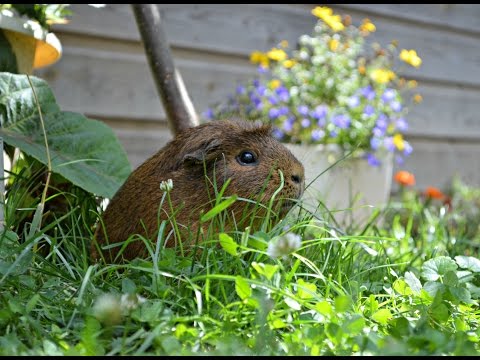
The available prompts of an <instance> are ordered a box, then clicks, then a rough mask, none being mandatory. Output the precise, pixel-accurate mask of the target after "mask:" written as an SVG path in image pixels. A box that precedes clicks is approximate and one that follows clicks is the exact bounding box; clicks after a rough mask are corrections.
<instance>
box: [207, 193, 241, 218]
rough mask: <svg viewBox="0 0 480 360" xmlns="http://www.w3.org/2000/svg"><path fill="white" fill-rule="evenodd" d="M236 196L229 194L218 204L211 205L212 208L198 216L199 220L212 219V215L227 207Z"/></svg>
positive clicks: (235, 199)
mask: <svg viewBox="0 0 480 360" xmlns="http://www.w3.org/2000/svg"><path fill="white" fill-rule="evenodd" d="M237 197H238V196H237V195H232V196H229V197H228V198H226V199H225V200H223V201H222V202H221V203H220V204H218V205H216V206H215V207H213V209H210V210H209V211H208V212H207V213H206V214H204V215H202V217H201V218H200V221H201V222H205V221H208V220H210V219H212V218H213V217H215V216H216V215H218V214H219V213H221V212H222V211H223V210H225V209H226V208H228V207H229V206H230V205H232V204H233V203H234V202H235V201H237Z"/></svg>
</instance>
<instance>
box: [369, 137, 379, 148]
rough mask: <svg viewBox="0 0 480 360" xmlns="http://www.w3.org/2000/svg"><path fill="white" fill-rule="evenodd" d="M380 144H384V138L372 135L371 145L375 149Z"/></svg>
mask: <svg viewBox="0 0 480 360" xmlns="http://www.w3.org/2000/svg"><path fill="white" fill-rule="evenodd" d="M380 145H382V140H380V139H379V138H378V137H375V136H374V137H372V138H371V139H370V147H371V148H372V149H373V150H377V149H378V148H379V147H380Z"/></svg>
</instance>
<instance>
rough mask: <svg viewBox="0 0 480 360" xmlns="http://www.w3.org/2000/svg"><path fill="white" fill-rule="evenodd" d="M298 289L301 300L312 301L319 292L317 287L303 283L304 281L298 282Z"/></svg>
mask: <svg viewBox="0 0 480 360" xmlns="http://www.w3.org/2000/svg"><path fill="white" fill-rule="evenodd" d="M297 288H298V290H297V295H298V297H299V298H300V299H312V298H313V297H315V293H316V291H317V285H315V284H312V283H309V282H306V281H303V280H302V279H299V280H298V283H297Z"/></svg>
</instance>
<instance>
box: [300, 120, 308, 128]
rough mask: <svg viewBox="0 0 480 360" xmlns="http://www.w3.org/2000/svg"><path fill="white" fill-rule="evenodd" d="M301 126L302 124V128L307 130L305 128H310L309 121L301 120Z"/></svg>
mask: <svg viewBox="0 0 480 360" xmlns="http://www.w3.org/2000/svg"><path fill="white" fill-rule="evenodd" d="M301 124H302V127H303V128H307V127H309V126H310V120H309V119H307V118H303V119H302V121H301Z"/></svg>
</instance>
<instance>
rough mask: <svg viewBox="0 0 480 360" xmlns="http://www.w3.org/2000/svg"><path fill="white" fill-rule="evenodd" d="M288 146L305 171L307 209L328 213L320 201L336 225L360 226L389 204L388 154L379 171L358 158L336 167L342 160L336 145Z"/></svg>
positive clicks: (391, 163)
mask: <svg viewBox="0 0 480 360" xmlns="http://www.w3.org/2000/svg"><path fill="white" fill-rule="evenodd" d="M285 145H286V146H287V148H288V149H290V151H291V152H292V153H293V154H294V155H295V156H296V157H297V159H298V160H300V161H301V162H302V163H303V165H304V167H305V185H306V190H305V193H304V196H303V198H302V199H303V205H304V207H306V208H307V209H309V210H311V211H317V212H318V211H319V212H325V208H324V207H323V206H321V205H319V201H321V202H323V203H324V204H325V206H326V208H327V209H328V210H329V211H330V212H332V214H333V215H334V216H335V218H336V220H337V221H339V222H344V221H345V220H347V219H351V220H353V223H354V224H360V223H362V222H364V221H365V220H367V219H368V217H369V216H370V215H371V214H372V212H373V211H374V210H375V208H378V207H381V206H383V205H385V204H386V203H387V201H388V199H389V196H390V189H391V180H392V168H393V157H392V154H386V156H385V157H384V158H383V159H382V165H381V166H378V167H373V166H371V165H369V164H368V162H367V161H366V160H365V159H363V158H359V157H349V158H345V159H343V160H342V161H340V162H338V163H336V164H335V165H333V164H334V163H335V162H336V161H337V160H339V159H341V158H342V157H343V154H342V153H341V152H340V149H339V147H338V146H336V145H328V146H325V145H297V144H285ZM332 165H333V166H332ZM330 166H332V167H331V168H330V169H328V168H329V167H330ZM327 169H328V170H327ZM325 170H326V171H325ZM324 171H325V172H324ZM322 172H324V173H323V174H322ZM320 174H321V175H320ZM319 175H320V176H319Z"/></svg>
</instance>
